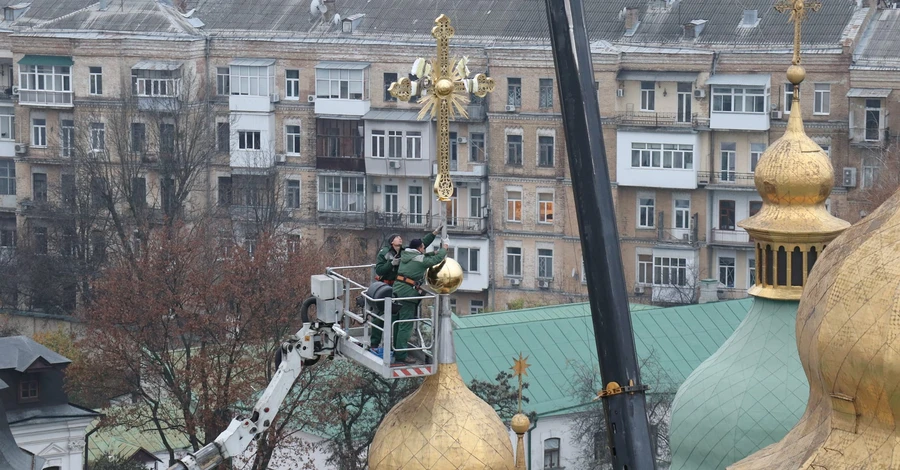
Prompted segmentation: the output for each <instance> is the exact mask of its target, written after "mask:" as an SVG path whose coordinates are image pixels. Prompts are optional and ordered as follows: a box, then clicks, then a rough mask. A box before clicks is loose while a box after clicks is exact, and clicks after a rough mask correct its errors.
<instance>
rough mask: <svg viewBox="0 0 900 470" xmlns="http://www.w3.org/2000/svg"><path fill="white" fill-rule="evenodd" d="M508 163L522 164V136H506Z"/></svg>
mask: <svg viewBox="0 0 900 470" xmlns="http://www.w3.org/2000/svg"><path fill="white" fill-rule="evenodd" d="M506 164H507V165H521V164H522V136H521V135H514V134H510V135H507V136H506Z"/></svg>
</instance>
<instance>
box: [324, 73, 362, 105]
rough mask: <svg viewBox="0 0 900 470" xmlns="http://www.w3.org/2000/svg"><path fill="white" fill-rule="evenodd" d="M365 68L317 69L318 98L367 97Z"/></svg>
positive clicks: (353, 98) (351, 98)
mask: <svg viewBox="0 0 900 470" xmlns="http://www.w3.org/2000/svg"><path fill="white" fill-rule="evenodd" d="M364 75H365V74H364V71H363V70H348V69H334V70H332V69H316V98H325V99H341V100H362V99H365V92H364V90H365V87H364V85H363V83H364V80H365V76H364Z"/></svg>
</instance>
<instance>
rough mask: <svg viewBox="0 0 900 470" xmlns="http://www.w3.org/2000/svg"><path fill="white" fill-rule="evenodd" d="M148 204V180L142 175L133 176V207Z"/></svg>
mask: <svg viewBox="0 0 900 470" xmlns="http://www.w3.org/2000/svg"><path fill="white" fill-rule="evenodd" d="M145 205H147V180H146V179H145V178H144V177H142V176H136V177H134V178H131V207H132V208H140V207H144V206H145Z"/></svg>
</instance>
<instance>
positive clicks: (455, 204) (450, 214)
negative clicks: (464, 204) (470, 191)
mask: <svg viewBox="0 0 900 470" xmlns="http://www.w3.org/2000/svg"><path fill="white" fill-rule="evenodd" d="M458 192H459V191H458V188H453V195H452V196H450V200H449V201H446V202H444V204H445V206H444V207H445V210H446V212H445V214H447V226H448V227H456V225H457V224H458V223H459V221H458V220H457V215H458V214H459V198H458V197H457V194H458Z"/></svg>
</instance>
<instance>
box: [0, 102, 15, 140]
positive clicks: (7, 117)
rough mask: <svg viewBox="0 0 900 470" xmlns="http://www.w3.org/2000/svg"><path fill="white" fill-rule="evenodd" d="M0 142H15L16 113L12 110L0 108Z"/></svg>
mask: <svg viewBox="0 0 900 470" xmlns="http://www.w3.org/2000/svg"><path fill="white" fill-rule="evenodd" d="M0 140H13V141H14V140H16V112H15V110H14V109H13V108H11V107H10V108H0Z"/></svg>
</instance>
